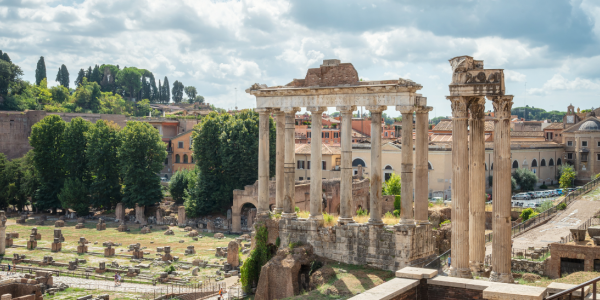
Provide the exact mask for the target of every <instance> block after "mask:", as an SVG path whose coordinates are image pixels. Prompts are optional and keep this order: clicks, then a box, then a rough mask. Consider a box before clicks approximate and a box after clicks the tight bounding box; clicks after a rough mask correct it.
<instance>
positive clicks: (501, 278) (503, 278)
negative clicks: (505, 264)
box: [490, 271, 515, 283]
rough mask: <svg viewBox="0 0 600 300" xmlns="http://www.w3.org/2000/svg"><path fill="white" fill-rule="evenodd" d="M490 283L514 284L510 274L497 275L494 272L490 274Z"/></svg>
mask: <svg viewBox="0 0 600 300" xmlns="http://www.w3.org/2000/svg"><path fill="white" fill-rule="evenodd" d="M490 281H491V282H501V283H515V279H514V278H513V276H512V273H497V272H494V271H492V272H491V273H490Z"/></svg>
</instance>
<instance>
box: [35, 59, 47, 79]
mask: <svg viewBox="0 0 600 300" xmlns="http://www.w3.org/2000/svg"><path fill="white" fill-rule="evenodd" d="M44 78H47V77H46V63H45V62H44V57H43V56H40V60H38V63H37V67H36V68H35V84H36V85H40V82H42V80H44Z"/></svg>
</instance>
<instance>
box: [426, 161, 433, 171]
mask: <svg viewBox="0 0 600 300" xmlns="http://www.w3.org/2000/svg"><path fill="white" fill-rule="evenodd" d="M427 169H428V170H433V166H432V165H431V163H430V162H427Z"/></svg>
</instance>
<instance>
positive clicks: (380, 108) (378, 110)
mask: <svg viewBox="0 0 600 300" xmlns="http://www.w3.org/2000/svg"><path fill="white" fill-rule="evenodd" d="M365 108H366V109H367V110H368V111H370V112H371V113H372V114H377V113H382V112H383V111H384V110H386V109H387V106H385V105H367V106H365Z"/></svg>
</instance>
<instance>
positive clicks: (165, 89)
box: [161, 76, 171, 103]
mask: <svg viewBox="0 0 600 300" xmlns="http://www.w3.org/2000/svg"><path fill="white" fill-rule="evenodd" d="M170 89H171V88H170V87H169V78H167V76H165V79H164V80H163V86H162V92H161V97H162V98H161V100H162V101H161V102H162V103H169V102H170V101H171V90H170Z"/></svg>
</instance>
